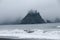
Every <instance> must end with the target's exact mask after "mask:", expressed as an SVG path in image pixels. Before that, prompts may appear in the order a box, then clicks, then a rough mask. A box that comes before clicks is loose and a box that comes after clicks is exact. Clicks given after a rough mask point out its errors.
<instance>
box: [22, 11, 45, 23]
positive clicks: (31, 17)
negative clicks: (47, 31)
mask: <svg viewBox="0 0 60 40" xmlns="http://www.w3.org/2000/svg"><path fill="white" fill-rule="evenodd" d="M39 23H45V21H44V20H43V19H42V17H41V16H40V14H39V13H38V12H37V11H35V12H33V11H31V12H29V13H28V14H27V15H26V16H25V17H24V18H23V19H22V21H21V24H39Z"/></svg>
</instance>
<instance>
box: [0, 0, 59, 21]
mask: <svg viewBox="0 0 60 40" xmlns="http://www.w3.org/2000/svg"><path fill="white" fill-rule="evenodd" d="M30 9H34V10H38V11H39V12H40V14H41V16H42V17H43V18H44V19H53V18H56V17H60V0H0V22H4V21H7V20H9V21H14V20H15V19H16V18H18V17H20V18H22V17H24V16H25V15H26V14H27V13H28V11H29V10H30Z"/></svg>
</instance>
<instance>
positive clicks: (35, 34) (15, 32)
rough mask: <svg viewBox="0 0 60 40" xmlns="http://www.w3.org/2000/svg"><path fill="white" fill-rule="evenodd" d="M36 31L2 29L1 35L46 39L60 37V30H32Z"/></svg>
mask: <svg viewBox="0 0 60 40" xmlns="http://www.w3.org/2000/svg"><path fill="white" fill-rule="evenodd" d="M32 31H34V32H32V33H27V32H26V31H24V30H19V29H15V30H1V31H0V36H13V37H18V38H39V39H41V38H46V39H60V31H48V32H47V31H44V30H38V29H37V30H32Z"/></svg>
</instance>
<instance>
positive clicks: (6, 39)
mask: <svg viewBox="0 0 60 40" xmlns="http://www.w3.org/2000/svg"><path fill="white" fill-rule="evenodd" d="M0 40H59V39H32V38H31V39H10V38H0Z"/></svg>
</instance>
